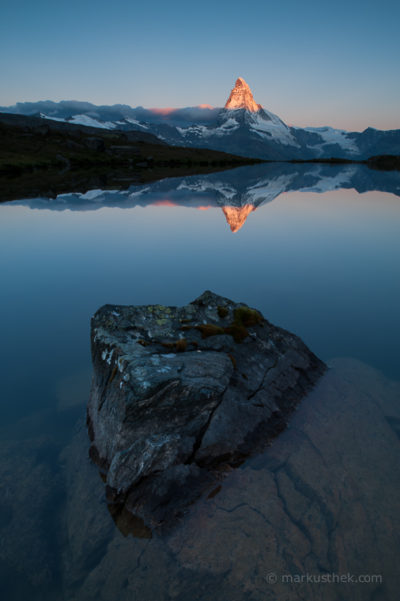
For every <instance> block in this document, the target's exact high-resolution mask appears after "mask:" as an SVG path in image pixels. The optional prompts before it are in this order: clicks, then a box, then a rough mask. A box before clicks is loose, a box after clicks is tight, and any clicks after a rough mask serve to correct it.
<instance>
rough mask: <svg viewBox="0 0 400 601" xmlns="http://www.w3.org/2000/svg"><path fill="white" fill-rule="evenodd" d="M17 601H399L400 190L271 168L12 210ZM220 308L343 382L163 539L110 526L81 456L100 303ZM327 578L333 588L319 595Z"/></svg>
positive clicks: (5, 284) (2, 319)
mask: <svg viewBox="0 0 400 601" xmlns="http://www.w3.org/2000/svg"><path fill="white" fill-rule="evenodd" d="M0 247H1V251H0V262H1V282H2V286H1V312H0V324H1V328H0V331H1V342H2V344H1V350H0V353H1V366H2V370H1V372H2V375H1V420H0V435H1V440H0V448H1V456H2V458H1V463H0V593H1V599H4V600H5V601H20V600H24V601H25V600H27V599H29V600H30V601H39V600H41V601H42V600H43V601H95V600H96V601H132V600H139V599H140V601H167V600H170V599H174V600H178V601H196V600H199V601H214V600H216V599H221V600H229V601H245V600H246V601H247V600H248V601H264V600H266V599H271V600H274V599H282V600H283V599H284V600H285V601H289V600H290V601H291V600H297V599H299V600H300V599H307V601H309V600H314V599H315V600H319V599H322V598H323V599H327V600H334V601H342V600H344V599H346V601H347V600H353V599H354V600H360V601H361V600H362V601H364V600H366V599H368V600H371V601H381V600H382V601H383V600H389V601H392V600H393V601H395V599H397V598H398V597H397V595H398V590H399V588H398V587H399V586H400V579H399V568H398V551H399V544H400V534H399V533H400V524H399V521H400V520H399V516H400V504H399V483H400V478H399V471H400V470H399V466H400V461H399V459H400V451H399V432H400V318H399V307H400V278H399V264H400V173H399V172H386V173H384V172H378V171H373V170H370V169H368V168H367V167H364V166H355V165H346V166H340V167H336V166H321V165H283V164H282V165H279V164H276V165H257V166H253V167H242V168H239V169H235V170H232V171H225V172H221V173H214V174H211V175H199V176H190V177H185V178H169V179H166V180H162V181H159V182H155V183H153V184H146V185H140V186H131V187H129V188H128V189H125V190H120V191H118V190H103V191H102V190H89V191H87V190H84V191H81V192H80V191H77V192H76V193H75V194H64V195H60V196H58V197H57V198H54V199H46V198H34V199H31V198H30V199H21V200H20V201H13V202H9V203H3V204H1V205H0ZM206 289H210V290H212V291H214V292H216V293H218V294H220V295H222V296H226V297H228V298H231V299H233V300H234V301H243V302H245V303H247V304H248V305H250V306H252V307H255V308H257V309H259V310H260V311H261V312H262V313H263V314H264V316H265V317H266V318H267V319H268V320H269V321H271V322H272V323H274V324H276V325H279V326H281V327H284V328H286V329H288V330H290V331H292V332H294V333H296V334H297V335H299V336H300V337H301V338H302V339H303V340H304V342H305V343H306V344H307V345H308V346H309V347H310V348H311V350H312V351H313V352H315V353H316V354H317V355H318V356H319V357H320V358H321V359H323V360H324V361H325V362H326V363H327V364H328V366H329V367H330V369H329V370H328V372H327V374H326V375H325V376H324V377H323V378H322V379H321V381H320V383H319V384H318V385H317V387H316V388H315V389H314V390H313V392H312V393H311V394H310V395H309V396H308V397H307V398H306V399H304V401H303V402H302V403H301V404H300V407H299V408H298V410H297V411H296V412H295V414H294V415H293V416H292V418H291V421H290V424H289V427H288V428H287V430H285V432H283V433H282V434H281V435H280V436H279V437H278V438H277V439H276V440H275V441H274V443H273V444H272V445H271V447H269V448H268V449H267V450H266V451H265V452H264V453H263V454H261V455H258V456H257V457H253V458H252V459H249V460H248V461H247V462H245V463H244V464H243V465H242V466H241V467H240V468H238V469H236V470H233V471H232V472H231V473H230V474H229V475H228V476H227V477H226V478H225V479H224V480H223V481H222V482H221V489H220V490H219V491H218V494H216V495H215V496H213V497H212V498H202V499H200V500H199V501H198V503H196V504H195V505H193V506H192V507H191V508H190V510H189V511H188V513H187V515H186V516H185V518H184V519H183V520H182V523H181V524H179V526H177V527H176V528H175V529H174V531H173V532H172V533H170V534H169V535H168V536H165V537H160V536H158V535H153V536H152V537H151V538H149V537H148V533H147V532H145V531H143V529H141V528H140V526H138V525H137V524H136V523H135V520H134V518H132V516H130V515H128V514H127V515H126V516H124V519H120V520H119V521H118V523H115V522H114V520H113V517H112V515H111V514H110V511H109V509H108V506H107V503H106V500H105V494H104V484H103V482H102V480H101V478H100V476H99V472H98V470H97V469H96V467H95V466H94V465H92V464H91V463H90V461H89V458H88V448H89V440H88V436H87V431H86V426H85V410H86V402H87V398H88V394H89V388H90V378H91V360H90V339H89V328H90V318H91V316H92V315H93V313H94V312H95V311H96V310H97V309H98V308H99V307H100V306H101V305H103V304H105V303H116V304H135V305H136V304H152V303H154V304H163V305H183V304H186V303H188V302H190V301H191V300H193V299H195V298H196V297H197V296H199V295H200V294H201V293H202V292H203V291H204V290H206ZM322 576H324V579H322Z"/></svg>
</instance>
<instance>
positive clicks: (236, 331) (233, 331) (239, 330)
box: [225, 323, 249, 342]
mask: <svg viewBox="0 0 400 601" xmlns="http://www.w3.org/2000/svg"><path fill="white" fill-rule="evenodd" d="M225 334H229V336H232V338H233V340H234V341H235V342H243V340H244V339H245V338H247V336H248V335H249V333H248V331H247V330H246V328H245V327H244V326H243V325H241V324H237V323H233V324H232V325H230V326H228V327H227V328H225Z"/></svg>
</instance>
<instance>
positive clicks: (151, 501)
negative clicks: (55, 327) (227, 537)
mask: <svg viewBox="0 0 400 601" xmlns="http://www.w3.org/2000/svg"><path fill="white" fill-rule="evenodd" d="M91 325H92V329H91V341H92V358H93V367H94V376H93V384H92V390H91V395H90V400H89V404H88V427H89V435H90V438H91V440H92V446H91V457H92V458H93V460H94V461H95V462H96V463H97V464H98V465H99V466H100V468H101V470H102V471H103V474H104V476H105V478H106V482H107V487H108V492H109V493H110V496H111V497H112V498H113V499H114V500H116V499H119V500H121V499H124V501H125V502H127V504H128V507H129V508H130V510H131V511H132V512H134V513H135V514H136V515H139V516H140V517H141V518H143V519H144V520H145V522H146V523H148V524H150V525H156V524H160V523H162V522H163V521H165V520H167V519H168V518H173V517H174V516H176V515H177V514H179V513H180V512H182V510H183V509H184V507H185V505H186V504H187V503H189V502H191V501H192V500H193V499H194V498H195V497H196V496H197V495H198V494H199V493H200V492H201V491H202V490H204V487H205V486H211V484H212V483H213V482H214V483H215V474H216V473H217V472H218V470H219V472H220V471H221V466H225V467H228V466H235V465H237V464H238V463H240V462H241V461H243V459H244V458H245V457H247V456H249V455H250V454H251V453H254V452H255V451H258V450H261V449H262V448H264V447H265V445H266V444H268V442H270V440H271V439H272V438H273V437H274V436H276V434H277V433H278V432H279V431H281V430H282V429H283V428H284V426H285V424H286V420H287V418H288V415H289V413H290V412H291V411H292V410H293V408H294V407H295V406H296V404H297V403H298V402H299V401H300V400H301V398H302V397H303V396H304V395H305V394H306V392H307V390H309V389H310V388H311V387H312V386H313V384H314V383H315V382H316V381H317V380H318V378H319V377H320V375H321V374H322V373H323V371H324V369H325V365H324V364H323V363H322V361H320V360H319V359H318V358H317V357H316V356H315V355H314V354H313V353H312V352H311V351H310V350H309V349H308V348H307V347H306V346H305V344H304V343H303V342H302V341H301V340H300V339H299V338H298V337H297V336H295V335H294V334H291V333H289V332H287V331H286V330H283V329H281V328H278V327H276V326H273V325H272V324H270V323H269V322H268V321H267V320H265V319H264V318H263V317H262V315H261V314H260V313H259V312H258V311H256V310H255V309H250V308H249V307H247V306H246V305H244V304H237V303H234V302H232V301H231V300H228V299H226V298H223V297H221V296H218V295H216V294H214V293H212V292H209V291H206V292H204V293H203V294H202V295H201V296H200V297H199V298H197V299H196V300H195V301H193V302H192V303H190V304H189V305H186V306H184V307H164V306H161V305H148V306H118V305H105V306H104V307H102V308H100V309H99V310H98V311H97V313H96V314H95V315H94V317H93V319H92V324H91Z"/></svg>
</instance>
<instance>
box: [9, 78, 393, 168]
mask: <svg viewBox="0 0 400 601" xmlns="http://www.w3.org/2000/svg"><path fill="white" fill-rule="evenodd" d="M0 111H2V112H10V113H20V114H24V115H40V116H41V117H43V118H44V119H53V120H56V121H67V122H70V123H76V124H81V125H90V126H92V127H99V128H103V129H118V130H139V131H143V132H144V131H145V132H148V133H151V134H154V135H156V136H157V137H158V138H160V139H161V140H163V141H164V142H167V143H168V144H172V145H177V146H189V147H190V146H194V147H198V148H210V149H213V150H222V151H225V152H229V153H233V154H238V155H242V156H246V157H258V158H262V159H272V160H288V159H312V158H330V157H337V158H347V159H367V158H369V157H370V156H373V155H379V154H400V130H399V129H397V130H391V131H381V130H376V129H373V128H368V129H366V130H365V131H363V132H361V133H360V132H348V131H345V130H341V129H334V128H332V127H317V128H315V127H314V128H313V127H307V128H300V127H289V126H288V125H286V124H285V123H284V122H283V121H282V119H280V118H279V117H278V116H277V115H275V114H274V113H271V112H270V111H268V110H266V109H265V108H263V107H262V106H261V105H260V104H257V102H256V101H255V100H254V97H253V94H252V92H251V90H250V88H249V86H248V85H247V83H246V82H245V80H244V79H243V78H242V77H239V78H238V79H237V80H236V83H235V86H234V87H233V89H232V91H231V93H230V95H229V97H228V100H227V102H226V104H225V106H224V108H212V107H210V106H208V105H206V106H204V105H201V106H198V107H188V108H183V109H144V108H143V107H137V108H131V107H129V106H126V105H114V106H96V105H93V104H90V103H87V102H76V101H62V102H59V103H55V102H51V101H44V102H37V103H18V104H16V105H15V106H12V107H5V108H1V107H0Z"/></svg>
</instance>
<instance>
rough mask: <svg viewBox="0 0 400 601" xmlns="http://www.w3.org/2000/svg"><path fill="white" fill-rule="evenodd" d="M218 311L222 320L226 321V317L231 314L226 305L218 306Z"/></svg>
mask: <svg viewBox="0 0 400 601" xmlns="http://www.w3.org/2000/svg"><path fill="white" fill-rule="evenodd" d="M217 311H218V315H219V316H220V317H221V319H224V317H226V316H227V315H228V313H229V309H228V307H225V306H224V305H218V307H217Z"/></svg>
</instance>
